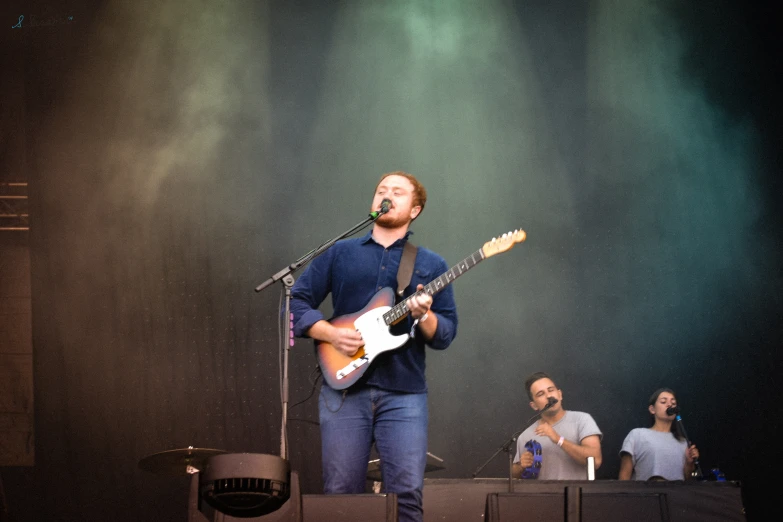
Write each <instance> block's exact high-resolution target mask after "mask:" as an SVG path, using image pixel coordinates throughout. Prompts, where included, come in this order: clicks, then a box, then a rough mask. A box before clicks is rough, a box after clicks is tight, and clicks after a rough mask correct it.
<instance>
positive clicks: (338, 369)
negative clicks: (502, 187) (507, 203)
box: [316, 230, 527, 390]
mask: <svg viewBox="0 0 783 522" xmlns="http://www.w3.org/2000/svg"><path fill="white" fill-rule="evenodd" d="M526 237H527V234H525V231H524V230H515V231H513V232H507V233H505V234H503V235H502V236H501V237H499V238H493V239H492V241H488V242H486V243H484V246H483V247H481V249H479V250H477V251H476V252H474V253H473V254H471V255H470V256H468V257H466V258H465V259H463V260H462V261H460V262H459V263H457V264H456V265H454V266H453V267H451V268H450V269H449V270H448V271H446V272H445V273H444V274H442V275H441V276H439V277H436V278H435V279H434V280H432V281H431V282H429V283H428V284H426V285H425V286H424V288H422V289H421V290H420V291H419V292H417V293H415V294H413V295H411V296H410V297H407V298H405V299H403V300H402V301H400V302H399V303H398V304H396V305H395V304H394V300H395V298H394V290H392V289H391V288H389V287H387V288H383V289H381V290H379V291H378V292H377V293H376V294H375V295H374V296H373V297H372V299H370V302H369V303H367V305H366V306H365V307H364V308H362V309H361V310H359V311H358V312H356V313H353V314H346V315H342V316H339V317H335V318H333V319H331V320H330V321H329V323H330V324H331V325H332V326H336V327H337V328H351V329H355V330H358V331H359V333H361V334H362V339H363V340H364V346H362V347H361V348H359V351H357V352H356V353H355V354H354V355H353V356H350V355H346V354H344V353H343V352H341V351H340V350H338V349H337V348H335V347H334V346H333V345H331V344H329V343H327V342H324V341H316V351H317V355H318V364H319V366H320V367H321V373H323V376H324V379H325V380H326V383H327V384H328V385H329V386H330V387H332V388H333V389H335V390H344V389H345V388H348V387H349V386H351V385H352V384H354V383H355V382H356V381H358V380H359V379H360V378H361V376H362V375H364V373H365V372H366V371H367V369H368V368H369V367H370V363H372V361H373V360H374V359H375V358H376V357H377V356H378V355H380V354H381V353H383V352H387V351H389V350H395V349H397V348H399V347H400V346H402V345H404V344H405V343H406V342H407V341H408V339H410V335H407V334H404V335H393V334H392V333H391V332H390V331H389V328H390V327H391V326H392V325H394V324H397V323H398V322H400V321H402V320H403V319H404V318H405V317H406V316H407V315H408V314H409V313H410V309H409V308H408V302H409V301H410V300H411V299H412V298H413V297H414V296H416V295H417V294H421V293H427V294H428V295H435V294H437V293H438V292H440V291H441V290H443V289H444V288H446V287H447V286H448V285H450V284H451V283H452V282H453V281H454V280H455V279H457V278H458V277H459V276H461V275H462V274H464V273H465V272H467V271H468V270H470V269H471V268H473V267H474V266H476V265H477V264H479V263H480V262H481V261H483V260H484V259H486V258H488V257H492V256H494V255H495V254H500V253H502V252H506V251H507V250H510V249H511V247H513V246H514V245H515V244H516V243H521V242H522V241H524V240H525V238H526Z"/></svg>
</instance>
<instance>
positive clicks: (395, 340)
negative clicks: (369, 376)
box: [337, 306, 410, 379]
mask: <svg viewBox="0 0 783 522" xmlns="http://www.w3.org/2000/svg"><path fill="white" fill-rule="evenodd" d="M389 310H391V306H379V307H378V308H373V309H372V310H369V311H368V312H366V313H364V314H362V315H361V316H360V317H359V318H358V319H356V321H354V322H353V325H354V326H355V327H356V329H357V330H358V331H359V333H360V334H362V339H364V355H363V356H362V357H359V358H358V359H356V360H354V361H351V364H349V365H348V366H346V367H345V368H343V369H341V370H340V371H338V372H337V378H338V379H342V378H344V377H346V376H347V375H348V374H350V373H351V372H352V371H354V370H355V369H357V368H359V367H361V366H364V365H365V364H369V363H371V362H372V361H373V359H375V358H376V357H377V356H378V355H380V354H382V353H383V352H388V351H389V350H394V349H396V348H399V347H400V346H402V345H403V344H405V343H406V342H407V341H408V339H410V336H409V335H406V334H403V335H392V334H391V332H390V331H389V327H388V326H387V325H386V322H385V321H384V320H383V314H385V313H386V312H388V311H389Z"/></svg>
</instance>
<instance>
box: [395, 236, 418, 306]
mask: <svg viewBox="0 0 783 522" xmlns="http://www.w3.org/2000/svg"><path fill="white" fill-rule="evenodd" d="M416 251H417V248H416V245H414V244H413V243H411V242H410V241H406V242H405V248H404V249H403V250H402V259H400V268H398V269H397V296H398V297H402V294H404V293H405V289H406V288H408V285H409V284H411V277H412V276H413V264H414V262H415V261H416Z"/></svg>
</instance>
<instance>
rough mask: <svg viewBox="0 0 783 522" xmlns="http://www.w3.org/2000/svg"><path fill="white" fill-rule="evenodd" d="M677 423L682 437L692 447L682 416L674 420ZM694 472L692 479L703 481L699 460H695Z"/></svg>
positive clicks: (678, 415)
mask: <svg viewBox="0 0 783 522" xmlns="http://www.w3.org/2000/svg"><path fill="white" fill-rule="evenodd" d="M674 419H675V420H676V421H677V424H678V425H679V426H680V430H681V431H682V436H683V437H685V440H686V441H687V442H688V447H691V445H692V444H693V443H692V442H691V439H690V438H688V433H687V432H686V431H685V424H683V423H682V417H680V414H679V413H677V416H676V417H675V418H674ZM693 465H694V468H693V471H692V472H691V477H693V478H695V479H696V480H702V479H703V478H704V474H703V473H702V472H701V464H699V459H698V458H695V459H693Z"/></svg>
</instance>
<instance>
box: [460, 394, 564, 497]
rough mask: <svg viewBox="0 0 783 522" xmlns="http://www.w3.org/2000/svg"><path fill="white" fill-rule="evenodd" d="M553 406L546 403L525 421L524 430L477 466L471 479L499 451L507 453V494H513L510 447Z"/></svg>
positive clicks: (512, 461)
mask: <svg viewBox="0 0 783 522" xmlns="http://www.w3.org/2000/svg"><path fill="white" fill-rule="evenodd" d="M555 404H557V403H556V402H553V403H547V405H546V406H544V407H543V408H541V410H540V411H539V412H538V413H536V414H535V415H533V416H532V417H530V418H529V419H528V420H527V426H526V427H524V428H522V429H521V430H519V431H518V432H516V433H514V434H513V435H512V436H511V438H510V439H508V440H507V441H506V442H504V443H503V444H502V445H501V446H500V447H499V448H498V449H497V451H495V453H493V454H492V456H491V457H489V458H488V459H487V460H486V462H484V464H482V465H481V466H479V467H478V469H477V470H476V471H474V472H473V477H472V478H476V475H478V474H479V473H480V472H481V470H482V469H484V468H485V467H486V466H487V464H489V463H490V461H492V459H494V458H495V457H497V456H498V454H499V453H500V452H501V451H505V452H507V453H508V492H509V493H513V492H514V472H513V469H514V450H513V449H512V446H513V445H514V443H515V442H516V441H517V437H519V436H520V435H521V434H522V432H524V431H525V430H526V429H528V428H529V427H530V425H531V424H532V423H533V421H534V420H536V419H537V418H538V417H540V416H541V414H542V413H544V412H545V411H546V410H548V409H549V408H551V407H552V406H554V405H555Z"/></svg>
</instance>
